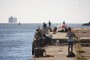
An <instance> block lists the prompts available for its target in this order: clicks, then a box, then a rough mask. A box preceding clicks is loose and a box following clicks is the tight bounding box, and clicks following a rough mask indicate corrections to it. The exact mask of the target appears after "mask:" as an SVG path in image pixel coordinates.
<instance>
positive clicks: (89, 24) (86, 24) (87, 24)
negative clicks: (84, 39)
mask: <svg viewBox="0 0 90 60" xmlns="http://www.w3.org/2000/svg"><path fill="white" fill-rule="evenodd" d="M82 26H90V22H89V23H85V24H82Z"/></svg>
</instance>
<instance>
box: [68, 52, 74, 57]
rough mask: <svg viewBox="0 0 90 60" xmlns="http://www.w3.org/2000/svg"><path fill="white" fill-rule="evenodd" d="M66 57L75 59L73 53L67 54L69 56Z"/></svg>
mask: <svg viewBox="0 0 90 60" xmlns="http://www.w3.org/2000/svg"><path fill="white" fill-rule="evenodd" d="M67 57H75V54H74V53H73V52H69V54H68V55H67Z"/></svg>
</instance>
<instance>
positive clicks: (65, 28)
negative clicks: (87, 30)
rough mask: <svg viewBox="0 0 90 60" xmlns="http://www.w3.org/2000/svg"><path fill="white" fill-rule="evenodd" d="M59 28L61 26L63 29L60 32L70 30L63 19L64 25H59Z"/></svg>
mask: <svg viewBox="0 0 90 60" xmlns="http://www.w3.org/2000/svg"><path fill="white" fill-rule="evenodd" d="M57 28H61V30H60V31H58V32H68V30H67V28H68V27H67V25H66V24H65V21H63V24H62V25H59V26H57Z"/></svg>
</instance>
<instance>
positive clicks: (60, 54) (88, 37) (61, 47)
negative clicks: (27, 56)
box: [32, 28, 90, 60]
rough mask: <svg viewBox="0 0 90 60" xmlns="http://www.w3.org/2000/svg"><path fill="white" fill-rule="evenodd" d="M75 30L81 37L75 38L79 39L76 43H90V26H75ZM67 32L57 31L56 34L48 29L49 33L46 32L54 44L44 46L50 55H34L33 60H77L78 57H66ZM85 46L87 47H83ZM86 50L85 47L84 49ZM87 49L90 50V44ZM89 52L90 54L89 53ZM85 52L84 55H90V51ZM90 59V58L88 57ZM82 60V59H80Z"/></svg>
mask: <svg viewBox="0 0 90 60" xmlns="http://www.w3.org/2000/svg"><path fill="white" fill-rule="evenodd" d="M72 30H73V32H74V33H75V35H76V36H77V37H79V39H75V40H76V41H77V43H76V44H78V43H79V44H89V45H90V29H89V28H83V29H82V28H73V29H72ZM66 34H67V33H65V32H56V34H53V32H50V31H48V34H46V35H47V36H48V37H50V38H51V40H52V42H53V44H52V45H46V46H45V47H43V48H44V49H45V50H46V55H49V57H38V58H36V57H34V56H32V60H77V59H76V57H66V56H67V54H68V53H67V52H68V46H67V38H66V37H65V36H66ZM83 48H85V47H83ZM84 50H85V49H84ZM87 50H90V46H89V47H87V49H86V50H85V51H87ZM73 52H74V53H75V55H76V53H77V52H76V48H75V45H74V51H73ZM88 53H89V54H88ZM88 53H87V52H86V53H84V55H86V56H87V54H88V56H90V52H88ZM86 58H87V57H86ZM87 59H88V60H90V58H89V57H88V58H87ZM78 60H80V59H78Z"/></svg>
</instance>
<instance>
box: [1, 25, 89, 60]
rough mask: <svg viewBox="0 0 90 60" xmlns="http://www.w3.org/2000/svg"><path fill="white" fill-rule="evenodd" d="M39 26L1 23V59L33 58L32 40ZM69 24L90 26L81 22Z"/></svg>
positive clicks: (22, 59) (30, 59)
mask: <svg viewBox="0 0 90 60" xmlns="http://www.w3.org/2000/svg"><path fill="white" fill-rule="evenodd" d="M57 25H59V24H52V27H55V26H57ZM38 26H40V27H42V24H21V25H18V24H0V60H32V41H33V37H34V33H35V30H36V29H37V28H38ZM68 26H70V27H76V28H90V26H81V24H68Z"/></svg>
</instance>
